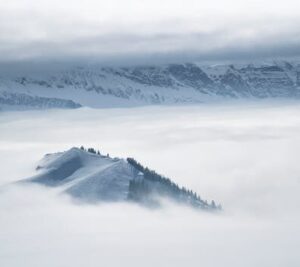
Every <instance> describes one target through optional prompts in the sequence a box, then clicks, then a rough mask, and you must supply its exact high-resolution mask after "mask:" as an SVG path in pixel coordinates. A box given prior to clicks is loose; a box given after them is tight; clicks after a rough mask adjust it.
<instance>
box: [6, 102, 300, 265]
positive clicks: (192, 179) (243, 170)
mask: <svg viewBox="0 0 300 267" xmlns="http://www.w3.org/2000/svg"><path fill="white" fill-rule="evenodd" d="M80 145H84V146H86V147H94V148H97V149H99V150H100V151H101V152H102V153H109V154H110V155H111V156H117V157H129V156H130V157H134V158H136V159H137V160H138V161H140V162H141V163H142V164H144V165H146V166H148V167H150V168H151V169H154V170H156V171H157V172H158V173H160V174H163V175H165V176H167V177H170V178H171V179H173V180H174V181H175V182H177V183H178V184H180V185H184V186H186V187H189V188H191V189H193V190H195V191H197V192H198V193H199V194H200V196H201V197H202V198H204V199H208V200H212V199H214V200H215V201H216V202H217V203H221V204H222V206H223V208H224V210H223V212H221V213H219V214H209V213H204V212H198V211H194V210H192V209H190V208H184V207H177V206H175V205H173V204H170V203H166V204H165V206H164V207H163V208H162V209H160V210H147V209H143V208H141V207H139V206H135V205H129V204H101V205H96V206H93V205H75V204H74V203H73V202H72V201H70V199H69V198H68V197H64V196H57V195H56V194H55V193H54V192H53V191H51V190H49V189H47V188H42V187H38V186H34V187H28V186H27V187H20V186H18V187H17V186H7V184H9V183H11V182H14V181H16V180H18V179H22V178H27V177H29V176H32V175H34V173H35V167H36V165H37V162H38V161H39V160H40V159H41V158H42V157H43V155H44V154H46V153H51V152H57V151H63V150H67V149H69V148H71V147H73V146H80ZM299 162H300V104H296V103H289V104H279V103H276V104H266V103H260V104H255V103H248V104H243V105H242V104H235V105H228V104H227V105H212V106H208V105H203V106H189V107H182V106H181V107H143V108H128V109H127V108H126V109H125V108H124V109H99V110H94V109H88V108H82V109H78V110H50V111H25V112H3V113H0V266H3V267H15V266H18V267H19V266H30V267H41V266H43V267H48V266H49V267H66V266H72V267H82V266H89V267H94V266H95V267H96V266H97V267H98V266H103V267H110V266H113V267H115V266H116V267H120V266H130V267H137V266H139V267H140V266H143V267H148V266H149V267H150V266H151V267H153V266H163V267H167V266H170V267H173V266H174V267H176V266H195V267H196V266H197V267H199V266H205V267H216V266H224V267H241V266H242V267H254V266H255V267H277V266H278V267H279V266H280V267H298V266H300V256H299V247H300V231H299V225H300V163H299Z"/></svg>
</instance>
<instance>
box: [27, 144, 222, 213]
mask: <svg viewBox="0 0 300 267" xmlns="http://www.w3.org/2000/svg"><path fill="white" fill-rule="evenodd" d="M37 171H38V174H37V175H36V176H34V177H31V178H29V179H25V180H22V182H26V183H28V182H29V183H38V184H41V185H44V186H47V187H56V188H58V189H59V191H60V192H62V193H66V194H69V195H70V196H72V197H73V198H75V199H78V200H80V201H84V202H91V203H94V202H99V201H134V202H138V203H142V204H147V205H149V204H154V203H155V204H158V203H159V200H158V199H159V198H161V197H165V198H169V199H171V200H173V201H176V202H179V203H182V204H187V205H190V206H193V207H197V208H202V209H215V208H217V207H216V206H215V204H214V203H212V204H208V203H207V202H206V201H204V200H202V199H201V198H200V197H199V196H198V195H197V194H196V193H194V192H192V191H190V190H186V189H184V188H180V187H179V186H177V185H176V184H175V183H174V182H172V181H171V180H170V179H168V178H165V177H163V176H161V175H159V174H157V173H155V172H154V171H151V170H149V169H148V168H144V167H143V166H142V165H141V164H139V163H138V162H136V161H135V160H134V159H131V158H128V159H127V160H124V159H119V158H111V157H109V156H103V155H101V154H100V153H99V152H96V151H95V150H94V149H89V150H88V151H87V150H85V149H83V148H75V147H74V148H71V149H70V150H67V151H65V152H59V153H53V154H47V155H45V157H44V158H43V159H42V160H41V161H40V163H39V165H38V166H37Z"/></svg>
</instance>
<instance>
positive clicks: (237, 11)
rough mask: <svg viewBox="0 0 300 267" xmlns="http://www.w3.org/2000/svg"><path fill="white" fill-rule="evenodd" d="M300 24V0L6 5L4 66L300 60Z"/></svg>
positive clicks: (1, 39)
mask: <svg viewBox="0 0 300 267" xmlns="http://www.w3.org/2000/svg"><path fill="white" fill-rule="evenodd" d="M299 26H300V3H299V0H285V1H278V0H273V1H271V0H266V1H261V0H209V1H201V0H164V1H161V0H151V1H149V0H143V1H141V0H127V1H122V0H109V1H107V0H85V1H81V0H39V1H34V0H22V1H20V0H10V1H1V3H0V54H1V56H0V61H1V62H7V61H17V62H20V61H32V60H35V61H57V60H58V61H76V60H96V61H103V62H104V61H106V62H109V61H111V62H113V61H117V62H118V61H119V62H121V61H122V62H124V61H125V62H136V61H139V60H141V61H149V60H151V61H152V60H157V61H159V60H163V61H178V60H212V59H213V60H225V59H228V60H233V59H251V60H252V59H258V58H266V57H298V56H299V55H300V45H299V44H300V27H299Z"/></svg>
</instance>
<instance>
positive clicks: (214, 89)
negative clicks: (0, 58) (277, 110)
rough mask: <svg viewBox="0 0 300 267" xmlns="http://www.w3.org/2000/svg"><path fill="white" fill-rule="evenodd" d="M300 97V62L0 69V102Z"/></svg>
mask: <svg viewBox="0 0 300 267" xmlns="http://www.w3.org/2000/svg"><path fill="white" fill-rule="evenodd" d="M299 97H300V63H297V62H288V61H270V62H267V63H255V64H229V65H211V66H209V65H201V64H199V63H185V64H168V65H156V66H135V67H99V66H96V65H93V66H83V67H73V68H69V69H65V70H63V71H53V72H43V73H39V74H35V73H32V74H30V75H29V74H27V75H20V74H18V75H12V76H10V77H5V76H4V77H3V76H1V74H0V107H2V109H5V108H13V107H18V106H23V107H24V108H26V107H28V108H77V107H80V106H89V107H96V108H98V107H114V106H118V107H120V106H136V105H149V104H175V103H201V102H209V101H222V100H224V99H261V98H285V99H291V98H293V99H299Z"/></svg>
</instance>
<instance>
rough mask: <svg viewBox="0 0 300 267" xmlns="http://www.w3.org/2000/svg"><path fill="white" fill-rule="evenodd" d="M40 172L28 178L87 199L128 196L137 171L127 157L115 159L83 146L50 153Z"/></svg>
mask: <svg viewBox="0 0 300 267" xmlns="http://www.w3.org/2000/svg"><path fill="white" fill-rule="evenodd" d="M38 171H39V174H38V175H37V176H34V177H32V178H29V179H28V180H27V181H30V182H38V183H41V184H44V185H47V186H53V187H58V188H59V191H60V192H67V193H68V194H70V195H72V196H73V197H76V198H80V199H82V200H84V201H89V202H94V201H99V200H110V201H112V200H113V201H118V200H125V199H126V198H127V194H128V186H129V181H130V180H132V179H134V173H133V171H132V168H131V167H130V166H129V164H128V163H127V162H126V161H124V160H123V159H112V158H109V157H104V156H100V155H97V154H93V153H89V152H87V151H84V150H81V149H79V148H75V147H74V148H71V149H70V150H68V151H66V152H60V153H54V154H48V155H46V156H45V157H44V158H43V159H42V161H41V162H40V163H39V165H38Z"/></svg>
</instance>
